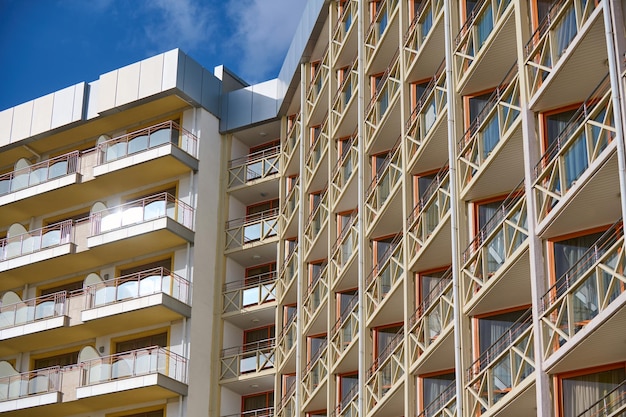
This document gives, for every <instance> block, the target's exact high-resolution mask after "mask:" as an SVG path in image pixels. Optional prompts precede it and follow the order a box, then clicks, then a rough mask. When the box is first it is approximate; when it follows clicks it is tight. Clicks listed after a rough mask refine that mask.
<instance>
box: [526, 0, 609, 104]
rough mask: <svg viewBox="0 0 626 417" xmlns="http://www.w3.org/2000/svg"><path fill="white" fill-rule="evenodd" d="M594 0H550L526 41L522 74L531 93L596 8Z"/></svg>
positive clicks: (546, 75) (531, 93) (538, 85)
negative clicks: (524, 73)
mask: <svg viewBox="0 0 626 417" xmlns="http://www.w3.org/2000/svg"><path fill="white" fill-rule="evenodd" d="M597 4H598V1H597V0H558V1H555V2H553V4H552V6H551V7H550V10H549V11H548V13H547V15H546V16H545V17H544V19H543V21H542V22H541V23H540V24H539V27H537V29H536V30H535V32H534V33H533V34H532V35H531V36H530V40H529V41H528V43H527V44H526V47H525V51H526V73H527V77H528V83H529V88H530V95H531V96H532V95H534V94H535V93H536V92H537V90H539V87H541V85H542V84H543V82H544V81H545V80H546V78H548V76H549V75H550V73H551V72H552V71H553V69H554V66H555V65H556V64H557V63H558V62H559V60H560V59H561V57H562V56H563V54H564V53H565V51H567V47H568V46H569V45H570V44H571V43H572V41H573V40H574V38H575V37H576V35H577V34H578V32H580V30H581V29H582V27H583V26H584V25H585V23H586V22H587V21H588V20H589V17H590V16H591V14H592V13H593V11H594V9H595V8H596V7H597Z"/></svg>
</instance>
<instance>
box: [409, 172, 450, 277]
mask: <svg viewBox="0 0 626 417" xmlns="http://www.w3.org/2000/svg"><path fill="white" fill-rule="evenodd" d="M450 217H451V213H450V172H449V171H448V167H447V166H444V167H443V168H441V170H439V172H438V173H437V175H436V177H435V178H434V179H433V182H432V183H431V184H430V186H429V187H428V188H427V189H426V191H424V193H423V194H422V196H421V198H420V200H419V202H418V203H417V204H416V205H415V207H414V209H413V212H412V213H411V214H410V215H409V217H408V218H407V229H408V239H407V243H408V245H409V251H408V253H409V257H410V260H409V266H410V269H411V270H412V271H424V270H427V269H433V268H436V267H438V266H441V265H446V264H449V263H450V259H451V256H452V253H451V249H450V248H451V229H450Z"/></svg>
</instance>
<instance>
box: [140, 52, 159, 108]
mask: <svg viewBox="0 0 626 417" xmlns="http://www.w3.org/2000/svg"><path fill="white" fill-rule="evenodd" d="M140 64H141V73H140V76H139V98H144V97H148V96H151V95H153V94H156V93H159V92H161V85H162V83H163V54H159V55H157V56H154V57H152V58H148V59H144V60H143V61H141V63H140Z"/></svg>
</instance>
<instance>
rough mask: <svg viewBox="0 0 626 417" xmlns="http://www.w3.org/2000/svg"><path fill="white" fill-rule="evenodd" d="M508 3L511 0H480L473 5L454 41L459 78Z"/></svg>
mask: <svg viewBox="0 0 626 417" xmlns="http://www.w3.org/2000/svg"><path fill="white" fill-rule="evenodd" d="M510 3H511V0H482V1H480V2H478V3H477V4H476V5H475V6H474V9H473V10H472V13H471V14H470V15H469V16H468V17H467V20H466V21H465V24H464V25H463V27H462V28H461V30H460V32H459V34H458V35H457V37H456V41H455V45H456V49H455V51H454V55H455V65H456V73H457V75H458V77H459V80H460V79H461V78H462V77H463V76H464V75H465V74H466V73H467V70H468V69H469V68H470V66H471V65H472V63H473V62H474V60H475V59H476V56H477V55H478V54H479V53H480V51H481V50H482V48H483V46H485V44H486V42H487V39H488V38H489V35H491V32H493V29H494V28H495V27H496V26H497V25H498V24H499V23H500V22H501V20H502V18H503V16H504V15H505V13H506V10H507V8H508V6H509V4H510Z"/></svg>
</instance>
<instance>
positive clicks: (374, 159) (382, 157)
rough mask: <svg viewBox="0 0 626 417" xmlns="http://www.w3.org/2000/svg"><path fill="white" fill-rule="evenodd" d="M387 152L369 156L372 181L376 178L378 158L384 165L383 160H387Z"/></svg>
mask: <svg viewBox="0 0 626 417" xmlns="http://www.w3.org/2000/svg"><path fill="white" fill-rule="evenodd" d="M389 152H390V151H388V150H387V151H383V152H379V153H377V154H373V155H371V156H370V158H371V165H372V180H374V179H377V178H378V169H379V168H380V167H379V166H378V160H379V158H380V161H381V163H382V164H384V163H385V159H387V156H388V155H389ZM381 166H382V165H381Z"/></svg>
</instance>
